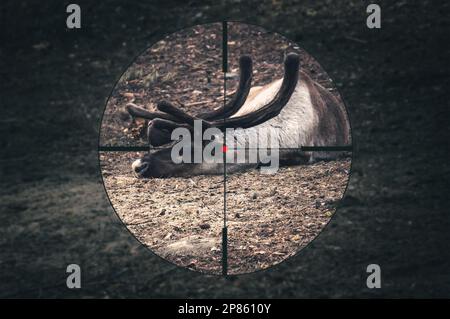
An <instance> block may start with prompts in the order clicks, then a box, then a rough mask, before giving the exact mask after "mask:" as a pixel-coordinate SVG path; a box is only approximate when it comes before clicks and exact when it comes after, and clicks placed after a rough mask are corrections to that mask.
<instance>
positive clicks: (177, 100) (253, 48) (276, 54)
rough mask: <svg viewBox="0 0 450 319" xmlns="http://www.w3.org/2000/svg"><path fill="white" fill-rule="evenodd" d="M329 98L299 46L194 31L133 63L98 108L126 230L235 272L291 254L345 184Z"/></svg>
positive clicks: (161, 249)
mask: <svg viewBox="0 0 450 319" xmlns="http://www.w3.org/2000/svg"><path fill="white" fill-rule="evenodd" d="M351 143H352V141H351V131H350V124H349V120H348V116H347V112H346V109H345V106H344V103H343V101H342V99H341V97H340V96H339V93H338V92H337V90H336V89H335V87H334V84H333V82H332V80H331V79H330V78H329V77H328V75H327V74H326V72H325V71H324V70H323V69H322V67H321V66H320V65H319V64H318V63H317V61H315V59H314V58H313V57H311V56H310V55H309V54H308V53H307V52H305V51H304V50H303V49H302V48H301V46H300V45H299V44H296V43H294V42H291V41H289V40H288V39H286V38H284V37H283V36H281V35H279V34H276V33H273V32H268V31H266V30H264V29H263V28H261V27H258V26H254V25H247V24H244V23H237V22H227V23H212V24H206V25H199V26H195V27H192V28H189V29H184V30H181V31H179V32H176V33H174V34H171V35H169V36H167V37H165V38H164V39H161V40H160V41H158V42H157V43H155V44H154V45H152V46H150V47H149V48H148V49H146V50H145V51H144V52H143V53H142V54H141V55H140V56H139V57H137V58H136V59H135V60H134V62H133V63H132V64H131V65H130V67H129V68H128V69H127V70H126V72H125V73H124V74H123V75H122V77H121V79H120V80H119V81H118V83H117V85H116V86H115V88H114V90H113V92H112V94H111V96H110V98H109V100H108V103H107V105H106V108H105V111H104V115H103V120H102V127H101V133H100V145H99V157H100V164H101V170H102V176H103V181H104V185H105V189H106V191H107V194H108V197H109V199H110V201H111V204H112V205H113V207H114V210H115V211H116V213H117V215H118V216H119V218H120V219H121V220H122V222H123V223H124V225H125V226H126V227H127V228H128V230H129V231H130V232H131V233H132V234H133V235H134V237H136V238H137V239H138V240H139V241H140V242H141V243H142V244H143V245H145V246H146V247H147V248H148V249H150V250H151V251H152V252H154V253H155V254H157V255H158V256H160V257H162V258H163V259H165V260H167V261H169V262H171V263H173V264H175V265H177V266H180V267H186V268H188V269H191V270H194V271H199V272H202V273H206V274H217V275H237V274H243V273H249V272H254V271H258V270H263V269H267V268H269V267H272V266H274V265H276V264H278V263H280V262H282V261H284V260H286V259H287V258H289V257H290V256H293V255H295V254H296V253H298V252H299V251H300V250H301V249H302V248H304V247H305V246H306V245H308V243H310V242H311V241H312V240H313V239H314V238H315V237H316V236H317V235H318V234H319V233H320V232H321V231H322V230H323V229H324V227H325V226H326V225H327V223H328V222H329V221H330V219H331V218H332V216H333V214H334V213H335V210H336V207H337V206H338V204H339V201H340V200H341V199H342V197H343V195H344V192H345V190H346V187H347V183H348V179H349V173H350V166H351V150H352V148H351Z"/></svg>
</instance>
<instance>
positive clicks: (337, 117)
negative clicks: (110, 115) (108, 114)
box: [127, 53, 351, 177]
mask: <svg viewBox="0 0 450 319" xmlns="http://www.w3.org/2000/svg"><path fill="white" fill-rule="evenodd" d="M299 65H300V58H299V56H298V55H297V54H295V53H290V54H288V55H287V56H286V58H285V61H284V76H283V78H282V79H278V80H276V81H274V82H272V83H270V84H267V85H265V86H258V87H253V88H251V80H252V60H251V58H250V57H249V56H246V55H244V56H242V57H241V58H240V60H239V69H240V79H239V84H238V89H237V91H236V93H235V94H234V96H233V97H232V99H231V100H230V101H229V102H228V103H227V104H225V105H224V106H222V107H221V108H218V109H216V110H213V111H209V112H205V113H201V114H198V115H196V116H192V115H190V114H188V113H186V112H184V111H182V110H181V109H179V108H177V107H175V106H174V105H172V104H171V103H169V102H166V101H164V102H160V103H158V104H157V109H158V111H155V112H150V111H147V110H145V109H143V108H139V107H137V106H136V105H132V104H129V105H127V111H128V112H129V113H130V114H131V116H133V117H136V118H143V119H147V120H149V122H148V127H147V137H148V142H149V145H150V149H151V147H152V146H153V147H158V149H155V150H153V151H150V152H149V153H147V154H145V155H144V156H143V157H142V158H141V159H137V160H136V161H134V162H133V164H132V169H133V171H134V172H135V174H136V175H137V176H138V177H170V176H189V175H201V174H223V172H224V169H226V171H227V172H228V173H233V172H237V171H243V170H248V169H251V168H255V167H258V166H259V165H261V163H260V162H258V161H257V163H249V162H248V161H246V162H244V163H233V164H227V163H179V164H175V163H174V162H173V160H172V157H171V149H172V147H174V141H172V139H171V135H172V132H173V131H174V130H175V129H177V128H185V129H187V130H190V131H193V127H194V124H195V122H200V123H201V124H202V127H203V129H208V128H217V129H219V130H220V131H226V130H227V129H231V128H232V129H236V130H233V131H232V133H230V134H229V133H228V132H227V133H226V141H227V144H228V141H235V142H236V143H237V146H238V147H243V148H245V147H248V146H249V145H248V140H246V139H242V138H240V137H241V136H242V135H246V136H249V135H252V134H256V133H255V132H256V131H258V132H261V131H265V132H268V133H269V134H270V133H275V132H276V134H273V135H275V136H276V137H277V149H279V152H280V153H279V160H280V164H281V165H291V164H306V163H311V162H314V161H317V160H320V159H333V158H336V157H337V156H340V155H342V152H315V151H302V149H301V147H302V146H341V145H348V144H350V142H351V141H350V127H349V123H348V120H347V116H346V111H345V108H344V106H343V105H342V104H341V103H340V102H339V101H338V100H337V99H336V98H335V97H334V96H333V95H332V94H331V93H330V92H329V91H328V90H327V89H325V88H324V87H323V86H321V85H320V84H318V83H316V82H314V81H313V80H312V79H311V78H310V77H309V76H308V74H306V73H305V72H303V71H300V70H299ZM216 138H217V136H216ZM161 147H162V148H161ZM233 151H235V150H229V152H233ZM224 162H226V160H225V161H224ZM224 165H225V167H224Z"/></svg>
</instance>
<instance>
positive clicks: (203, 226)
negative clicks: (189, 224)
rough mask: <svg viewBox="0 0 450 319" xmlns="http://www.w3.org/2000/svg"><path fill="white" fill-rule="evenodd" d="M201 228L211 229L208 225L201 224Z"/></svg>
mask: <svg viewBox="0 0 450 319" xmlns="http://www.w3.org/2000/svg"><path fill="white" fill-rule="evenodd" d="M199 227H200V228H201V229H209V228H211V226H210V225H209V224H208V223H204V224H200V225H199Z"/></svg>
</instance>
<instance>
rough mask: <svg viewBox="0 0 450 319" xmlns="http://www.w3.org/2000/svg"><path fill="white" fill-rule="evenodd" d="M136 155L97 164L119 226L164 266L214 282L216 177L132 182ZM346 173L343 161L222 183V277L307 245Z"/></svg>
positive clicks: (218, 215)
mask: <svg viewBox="0 0 450 319" xmlns="http://www.w3.org/2000/svg"><path fill="white" fill-rule="evenodd" d="M139 155H141V154H139ZM139 155H138V154H130V153H112V152H108V153H104V152H103V153H102V154H101V156H100V160H101V165H102V171H103V179H104V182H105V188H106V190H107V193H108V196H109V199H110V200H111V203H112V205H113V207H114V209H115V211H116V212H117V214H118V216H119V217H120V219H121V220H122V221H123V222H124V224H125V225H126V226H127V228H128V229H129V230H130V231H131V233H132V234H133V235H134V236H136V238H137V239H138V240H139V241H140V242H142V243H143V244H144V245H146V246H147V247H148V248H150V249H151V250H152V251H153V252H155V253H156V254H157V255H159V256H161V257H163V258H165V259H166V260H169V261H171V262H173V263H174V264H176V265H178V266H185V267H188V268H191V269H194V270H198V271H201V272H205V273H215V274H220V273H221V258H222V247H221V241H222V226H223V212H224V203H223V201H224V184H223V176H193V177H191V178H164V179H161V178H152V179H139V178H136V176H135V175H134V174H133V172H132V170H131V163H132V161H133V160H134V159H136V158H138V156H139ZM349 170H350V159H341V160H337V161H328V162H317V163H315V164H311V165H299V166H292V167H284V168H280V170H279V171H278V172H277V173H276V174H273V175H267V174H260V173H259V171H258V170H254V171H250V172H245V173H236V174H232V175H229V176H228V177H227V196H226V198H227V210H226V211H227V225H228V239H229V249H228V258H229V261H228V265H229V273H230V274H237V273H247V272H252V271H256V270H261V269H265V268H267V267H270V266H272V265H275V264H277V263H279V262H281V261H283V260H285V259H286V258H288V257H289V256H291V255H294V254H295V253H296V252H298V251H299V250H300V249H301V248H303V247H304V246H305V245H307V244H308V243H309V242H311V241H312V240H313V239H314V238H315V237H316V236H317V235H318V234H319V232H320V231H321V230H322V229H323V227H324V226H325V225H326V224H327V223H328V221H329V220H330V218H331V217H332V216H333V214H334V211H335V208H336V206H337V205H338V203H339V201H340V200H341V198H342V196H343V193H344V191H345V189H346V186H347V182H348V177H349ZM293 185H295V187H293Z"/></svg>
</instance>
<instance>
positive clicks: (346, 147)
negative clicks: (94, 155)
mask: <svg viewBox="0 0 450 319" xmlns="http://www.w3.org/2000/svg"><path fill="white" fill-rule="evenodd" d="M260 148H261V149H268V150H284V151H289V150H299V151H303V152H344V151H346V152H351V151H353V146H352V145H340V146H301V147H267V148H266V147H264V148H262V147H238V148H230V149H232V150H258V149H260ZM159 149H161V150H162V149H167V147H152V148H150V147H149V146H100V147H99V148H98V150H99V151H100V152H147V151H149V150H159Z"/></svg>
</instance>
